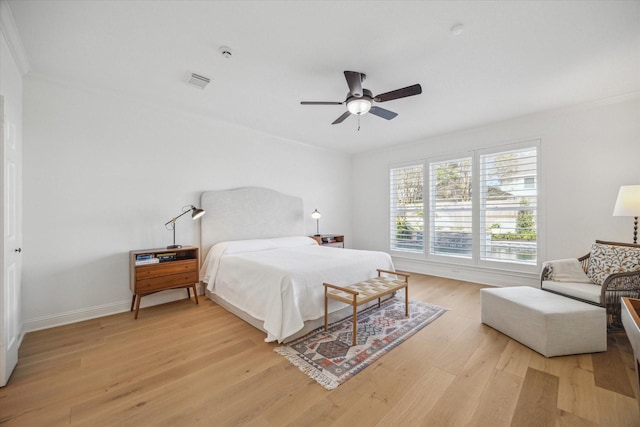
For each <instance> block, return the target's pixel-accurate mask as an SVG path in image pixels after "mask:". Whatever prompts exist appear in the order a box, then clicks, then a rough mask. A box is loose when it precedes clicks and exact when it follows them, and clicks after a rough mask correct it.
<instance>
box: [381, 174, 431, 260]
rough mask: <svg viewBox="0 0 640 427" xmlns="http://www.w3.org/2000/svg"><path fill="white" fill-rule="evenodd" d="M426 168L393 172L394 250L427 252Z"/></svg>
mask: <svg viewBox="0 0 640 427" xmlns="http://www.w3.org/2000/svg"><path fill="white" fill-rule="evenodd" d="M423 170H424V166H423V165H422V164H415V165H410V166H404V167H399V168H393V169H391V171H390V176H389V181H390V184H391V185H390V190H391V194H390V198H389V200H390V221H389V222H390V242H391V250H394V251H403V252H414V253H423V252H424V219H423V218H424V203H423V201H422V193H423V185H424V172H423Z"/></svg>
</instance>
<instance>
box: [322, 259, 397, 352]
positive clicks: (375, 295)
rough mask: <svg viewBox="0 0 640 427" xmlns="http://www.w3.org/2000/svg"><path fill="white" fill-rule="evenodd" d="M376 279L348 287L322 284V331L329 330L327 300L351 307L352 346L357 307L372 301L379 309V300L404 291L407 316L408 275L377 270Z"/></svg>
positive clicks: (355, 327) (356, 327) (355, 331)
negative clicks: (376, 301) (390, 275)
mask: <svg viewBox="0 0 640 427" xmlns="http://www.w3.org/2000/svg"><path fill="white" fill-rule="evenodd" d="M376 271H377V272H378V277H374V278H373V279H369V280H365V281H364V282H360V283H356V284H354V285H349V286H337V285H332V284H331V283H323V285H324V330H325V331H326V330H327V329H328V328H329V325H328V305H329V298H331V299H333V300H336V301H341V302H344V303H346V304H349V305H351V306H352V307H353V345H356V338H357V334H358V312H357V307H358V306H359V305H362V304H366V303H368V302H369V301H373V300H374V299H377V300H378V308H379V307H380V298H381V297H383V296H385V295H389V294H392V293H394V292H395V291H398V290H400V289H403V288H404V290H405V292H404V294H405V303H404V309H405V316H408V315H409V275H408V274H405V273H398V272H397V271H389V270H381V269H377V270H376ZM381 273H387V274H392V275H395V276H401V277H404V280H400V279H397V278H396V279H392V278H390V277H382V276H381Z"/></svg>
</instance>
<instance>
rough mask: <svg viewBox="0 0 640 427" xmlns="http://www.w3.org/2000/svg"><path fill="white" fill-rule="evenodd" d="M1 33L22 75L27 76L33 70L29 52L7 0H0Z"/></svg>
mask: <svg viewBox="0 0 640 427" xmlns="http://www.w3.org/2000/svg"><path fill="white" fill-rule="evenodd" d="M0 32H2V34H3V35H4V38H5V39H6V40H7V44H8V45H9V50H10V51H11V55H13V58H14V60H15V61H16V64H18V69H19V71H20V74H22V75H25V74H27V73H28V72H29V71H30V70H31V64H29V58H27V52H26V51H25V50H24V46H23V45H22V39H21V38H20V33H19V32H18V27H17V26H16V22H15V20H14V19H13V13H11V7H9V3H8V2H7V1H6V0H0Z"/></svg>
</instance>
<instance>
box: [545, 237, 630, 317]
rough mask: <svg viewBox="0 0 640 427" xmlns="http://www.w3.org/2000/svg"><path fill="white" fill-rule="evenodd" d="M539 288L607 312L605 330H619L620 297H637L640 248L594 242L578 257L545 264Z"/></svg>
mask: <svg viewBox="0 0 640 427" xmlns="http://www.w3.org/2000/svg"><path fill="white" fill-rule="evenodd" d="M540 288H541V289H542V290H544V291H549V292H553V293H556V294H559V295H562V296H565V297H568V298H573V299H577V300H580V301H584V302H587V303H589V304H595V305H599V306H602V307H605V308H606V309H607V328H608V329H610V330H615V329H621V328H622V320H621V317H620V307H621V306H620V298H621V297H631V298H640V245H633V244H628V243H616V242H603V241H601V240H596V242H595V243H594V244H593V245H592V246H591V251H590V252H589V253H588V254H586V255H584V256H581V257H580V258H577V259H576V258H570V259H561V260H555V261H548V262H545V263H544V264H543V267H542V273H541V274H540Z"/></svg>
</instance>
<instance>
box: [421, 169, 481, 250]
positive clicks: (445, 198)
mask: <svg viewBox="0 0 640 427" xmlns="http://www.w3.org/2000/svg"><path fill="white" fill-rule="evenodd" d="M471 165H472V158H471V157H464V158H461V159H454V160H445V161H441V162H433V163H429V182H430V187H429V194H430V197H429V212H430V215H429V218H430V222H429V224H430V229H429V231H430V233H429V235H430V245H429V247H430V253H431V254H432V255H452V256H457V257H463V258H471V256H472V249H473V236H472V233H473V227H472V223H473V218H472V208H473V206H472V202H471V187H472V186H471V179H472V169H471Z"/></svg>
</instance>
